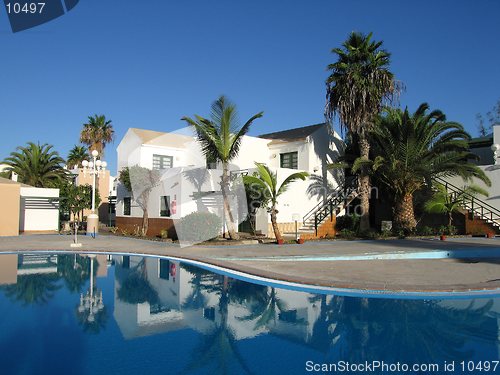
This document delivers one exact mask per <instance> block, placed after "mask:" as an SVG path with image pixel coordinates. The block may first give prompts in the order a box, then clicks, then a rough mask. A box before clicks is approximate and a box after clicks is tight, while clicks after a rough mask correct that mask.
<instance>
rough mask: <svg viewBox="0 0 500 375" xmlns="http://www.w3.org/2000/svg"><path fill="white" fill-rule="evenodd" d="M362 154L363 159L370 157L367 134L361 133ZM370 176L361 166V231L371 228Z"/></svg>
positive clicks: (360, 145)
mask: <svg viewBox="0 0 500 375" xmlns="http://www.w3.org/2000/svg"><path fill="white" fill-rule="evenodd" d="M359 149H360V156H361V157H362V158H363V159H367V160H368V159H369V157H370V143H369V142H368V139H367V138H366V135H365V134H360V137H359ZM370 191H371V187H370V176H369V175H368V173H367V171H366V170H365V168H361V171H360V176H359V200H360V201H361V202H360V208H361V218H360V222H359V230H360V231H361V232H363V231H367V230H369V229H370Z"/></svg>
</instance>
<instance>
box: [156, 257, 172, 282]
mask: <svg viewBox="0 0 500 375" xmlns="http://www.w3.org/2000/svg"><path fill="white" fill-rule="evenodd" d="M159 261H160V264H159V265H158V276H159V278H160V279H163V280H168V279H169V278H170V261H168V260H167V259H159Z"/></svg>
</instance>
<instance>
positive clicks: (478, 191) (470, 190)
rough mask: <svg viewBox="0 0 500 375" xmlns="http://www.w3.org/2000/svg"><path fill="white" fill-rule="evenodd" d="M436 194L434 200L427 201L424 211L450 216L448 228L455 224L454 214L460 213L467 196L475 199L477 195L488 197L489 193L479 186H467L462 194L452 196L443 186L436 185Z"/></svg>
mask: <svg viewBox="0 0 500 375" xmlns="http://www.w3.org/2000/svg"><path fill="white" fill-rule="evenodd" d="M434 187H435V189H436V192H435V193H434V195H433V196H432V198H431V199H430V200H429V201H427V203H426V204H425V206H424V209H425V210H426V211H427V212H429V213H435V214H445V215H447V216H448V228H451V226H452V224H453V213H455V212H460V209H461V208H462V207H463V206H464V201H465V200H466V198H467V196H469V197H475V196H477V195H484V196H486V197H487V196H488V192H487V191H486V190H484V189H482V188H480V187H479V186H477V185H469V186H465V187H464V188H463V189H462V191H461V192H460V193H457V194H450V193H449V192H448V191H447V190H446V187H445V186H444V185H443V184H436V185H434Z"/></svg>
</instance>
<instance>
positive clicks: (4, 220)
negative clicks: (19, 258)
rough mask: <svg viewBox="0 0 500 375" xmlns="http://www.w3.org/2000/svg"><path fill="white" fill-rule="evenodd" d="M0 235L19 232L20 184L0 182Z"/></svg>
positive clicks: (11, 234) (14, 234)
mask: <svg viewBox="0 0 500 375" xmlns="http://www.w3.org/2000/svg"><path fill="white" fill-rule="evenodd" d="M0 207H1V211H0V236H17V235H18V234H19V207H20V185H19V184H16V183H9V182H7V183H1V182H0Z"/></svg>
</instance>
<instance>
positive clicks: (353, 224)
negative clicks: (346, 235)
mask: <svg viewBox="0 0 500 375" xmlns="http://www.w3.org/2000/svg"><path fill="white" fill-rule="evenodd" d="M359 220H360V216H359V215H344V216H339V217H337V222H336V224H335V228H336V229H337V231H339V232H340V231H342V229H347V230H350V231H352V232H357V231H358V229H359Z"/></svg>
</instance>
